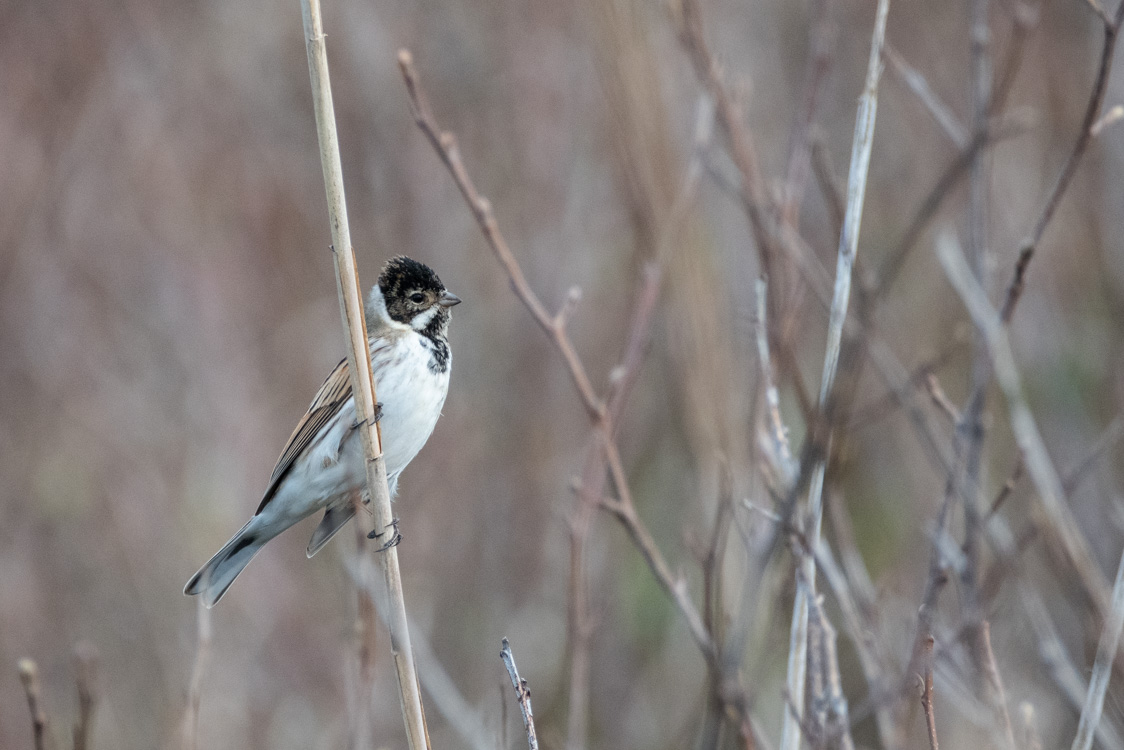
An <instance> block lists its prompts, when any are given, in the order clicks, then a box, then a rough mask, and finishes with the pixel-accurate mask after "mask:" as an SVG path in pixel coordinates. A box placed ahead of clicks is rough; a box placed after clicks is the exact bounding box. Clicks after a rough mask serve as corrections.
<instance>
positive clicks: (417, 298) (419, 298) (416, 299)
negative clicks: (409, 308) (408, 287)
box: [410, 292, 425, 305]
mask: <svg viewBox="0 0 1124 750" xmlns="http://www.w3.org/2000/svg"><path fill="white" fill-rule="evenodd" d="M410 301H411V302H413V303H414V304H415V305H420V304H421V303H423V302H425V295H424V294H422V293H421V292H414V293H413V294H411V295H410Z"/></svg>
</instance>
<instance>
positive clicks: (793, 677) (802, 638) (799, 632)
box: [781, 0, 890, 750]
mask: <svg viewBox="0 0 1124 750" xmlns="http://www.w3.org/2000/svg"><path fill="white" fill-rule="evenodd" d="M889 10H890V2H889V0H879V2H878V8H877V10H876V11H875V21H874V32H873V38H872V41H871V46H870V59H869V61H868V64H867V75H866V84H865V86H864V87H863V94H862V97H861V98H860V99H859V108H858V114H857V115H856V118H855V135H854V141H853V144H852V147H851V169H850V176H849V178H848V181H847V211H846V214H845V215H844V219H843V233H842V234H841V235H840V237H839V254H838V263H837V266H836V271H835V292H834V294H833V296H832V304H831V311H830V315H829V319H828V332H827V347H826V353H825V355H824V367H823V377H822V380H821V381H820V398H819V406H820V409H821V410H823V408H824V407H825V405H826V404H827V402H828V398H829V396H830V394H831V393H832V390H833V388H834V385H835V374H836V370H837V368H838V366H839V353H840V344H841V341H842V338H843V324H844V322H845V320H846V318H847V307H848V302H849V300H850V296H851V271H852V268H853V267H854V263H855V256H856V255H857V252H858V240H859V227H860V224H861V221H862V209H863V200H864V198H865V197H866V177H867V171H868V169H869V167H870V155H871V150H872V148H873V144H874V122H875V118H876V115H877V111H878V81H879V78H880V76H881V72H882V47H883V45H884V43H885V38H886V17H887V15H888V14H889ZM824 471H825V459H823V458H821V459H819V460H818V461H816V463H815V466H814V468H813V469H812V478H811V487H810V489H809V491H808V514H809V524H810V528H809V529H807V533H808V536H809V538H810V540H811V544H812V547H813V548H814V547H815V545H816V544H817V543H818V541H819V538H820V527H821V526H822V522H823V480H824ZM802 572H803V578H804V580H805V584H804V585H806V586H807V587H808V591H807V592H801V590H800V589H801V588H802V586H801V584H800V583H799V582H798V583H797V594H796V601H795V602H794V606H793V614H792V631H791V641H790V646H789V660H788V679H787V689H788V693H789V695H791V696H793V697H794V700H797V701H799V703H798V704H797V705H796V709H797V710H798V711H802V710H803V706H802V703H803V696H804V684H805V671H806V669H807V649H808V633H807V630H808V599H807V598H806V597H807V596H815V582H816V562H815V557H814V556H813V555H807V556H805V559H804V561H803V564H802ZM794 718H800V717H799V716H798V717H792V716H791V715H790V714H788V713H786V714H785V718H784V724H783V727H782V733H781V750H796V748H797V747H798V746H799V743H800V738H799V732H798V729H799V727H798V722H797V721H795V720H794Z"/></svg>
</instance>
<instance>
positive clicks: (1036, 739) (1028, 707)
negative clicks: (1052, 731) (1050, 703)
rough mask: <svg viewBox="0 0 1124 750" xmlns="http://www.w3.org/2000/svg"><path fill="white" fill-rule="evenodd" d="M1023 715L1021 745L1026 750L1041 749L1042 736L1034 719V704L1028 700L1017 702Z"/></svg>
mask: <svg viewBox="0 0 1124 750" xmlns="http://www.w3.org/2000/svg"><path fill="white" fill-rule="evenodd" d="M1019 711H1020V712H1021V713H1022V717H1023V735H1024V738H1025V739H1024V741H1023V747H1024V748H1026V750H1042V736H1041V735H1040V734H1039V733H1038V723H1037V722H1036V721H1035V720H1034V705H1033V704H1032V703H1030V702H1029V701H1023V702H1022V703H1021V704H1019Z"/></svg>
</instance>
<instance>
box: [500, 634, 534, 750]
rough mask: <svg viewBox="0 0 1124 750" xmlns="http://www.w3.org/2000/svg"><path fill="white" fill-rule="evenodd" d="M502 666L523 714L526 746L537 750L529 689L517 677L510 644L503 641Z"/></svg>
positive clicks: (521, 679) (505, 640)
mask: <svg viewBox="0 0 1124 750" xmlns="http://www.w3.org/2000/svg"><path fill="white" fill-rule="evenodd" d="M500 658H501V659H503V665H504V666H505V667H507V675H508V677H510V678H511V686H512V687H513V688H515V697H516V699H517V700H518V701H519V711H520V712H521V713H522V714H523V728H524V729H526V730H527V745H528V747H530V750H539V739H538V737H537V736H535V715H534V713H533V712H532V711H531V689H530V688H529V687H527V681H526V680H524V679H523V678H521V677H520V676H519V670H518V669H516V668H515V657H514V656H513V655H512V653H511V644H509V643H508V642H507V639H506V638H504V639H503V650H502V651H500Z"/></svg>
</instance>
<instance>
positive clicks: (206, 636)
mask: <svg viewBox="0 0 1124 750" xmlns="http://www.w3.org/2000/svg"><path fill="white" fill-rule="evenodd" d="M195 628H196V643H195V661H194V663H192V665H191V682H190V683H189V684H188V688H187V708H186V709H184V714H183V724H182V727H181V731H180V737H181V743H180V747H181V748H183V750H195V748H196V747H197V746H198V734H199V703H200V701H201V700H202V699H203V675H204V674H206V672H207V664H208V663H209V662H210V660H211V610H209V609H207V607H206V606H205V605H204V604H203V598H202V597H200V598H199V604H198V606H197V607H196V618H195Z"/></svg>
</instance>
